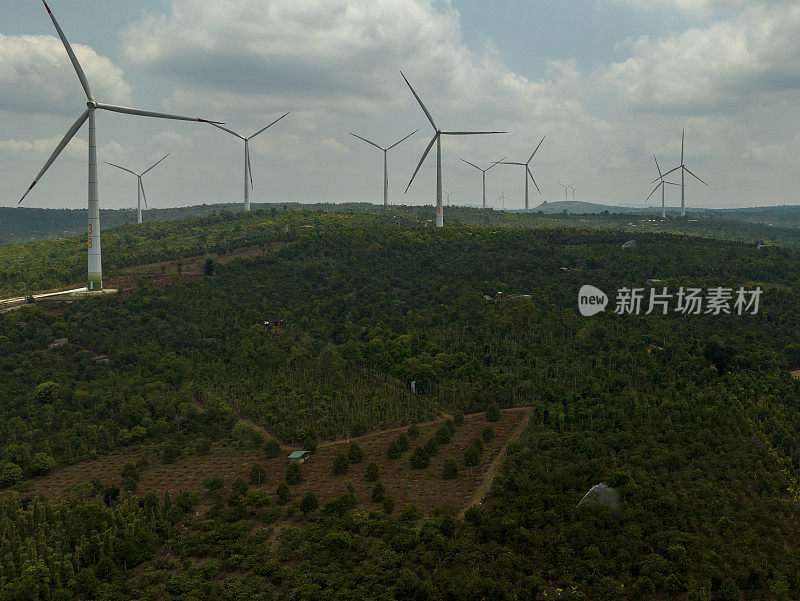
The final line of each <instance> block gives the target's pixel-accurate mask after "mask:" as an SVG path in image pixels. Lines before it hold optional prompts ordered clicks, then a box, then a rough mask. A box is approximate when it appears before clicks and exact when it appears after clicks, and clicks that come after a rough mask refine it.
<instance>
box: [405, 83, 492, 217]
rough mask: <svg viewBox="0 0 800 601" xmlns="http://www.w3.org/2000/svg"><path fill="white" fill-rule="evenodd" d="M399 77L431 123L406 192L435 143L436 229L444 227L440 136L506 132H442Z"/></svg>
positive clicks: (413, 92) (419, 99)
mask: <svg viewBox="0 0 800 601" xmlns="http://www.w3.org/2000/svg"><path fill="white" fill-rule="evenodd" d="M400 75H402V76H403V79H405V82H406V84H407V85H408V88H409V89H410V90H411V93H412V94H413V95H414V98H416V99H417V102H418V103H419V106H420V108H421V109H422V111H423V112H424V113H425V116H426V117H427V118H428V121H430V122H431V125H432V126H433V131H434V134H433V138H431V141H430V142H429V143H428V147H427V148H426V149H425V152H424V153H422V158H421V159H420V160H419V164H418V165H417V168H416V169H414V173H413V174H412V175H411V179H410V180H409V182H408V185H407V186H406V192H408V189H409V188H410V187H411V182H413V181H414V177H416V175H417V172H418V171H419V169H420V167H422V163H424V162H425V159H426V158H427V157H428V153H429V152H430V151H431V148H432V147H433V143H434V142H435V143H436V227H442V226H443V225H444V215H443V213H442V136H471V135H482V134H507V133H508V132H506V131H442V130H441V129H439V127H438V126H437V125H436V122H435V121H434V120H433V117H431V114H430V113H429V112H428V109H427V108H425V105H424V104H423V103H422V99H421V98H420V97H419V95H417V92H416V91H415V90H414V88H413V87H411V84H410V83H409V81H408V79H406V76H405V75H403V72H402V71H400Z"/></svg>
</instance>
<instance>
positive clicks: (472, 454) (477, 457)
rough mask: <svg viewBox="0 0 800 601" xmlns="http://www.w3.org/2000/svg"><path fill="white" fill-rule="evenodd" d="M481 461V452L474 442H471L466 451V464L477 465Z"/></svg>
mask: <svg viewBox="0 0 800 601" xmlns="http://www.w3.org/2000/svg"><path fill="white" fill-rule="evenodd" d="M480 461H481V452H480V451H479V450H478V447H476V446H475V445H474V444H470V445H469V446H468V447H467V449H466V450H465V451H464V465H466V466H467V467H475V466H476V465H478V464H479V463H480Z"/></svg>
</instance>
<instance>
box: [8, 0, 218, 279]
mask: <svg viewBox="0 0 800 601" xmlns="http://www.w3.org/2000/svg"><path fill="white" fill-rule="evenodd" d="M42 3H43V4H44V7H45V9H46V10H47V14H48V15H50V19H51V20H52V21H53V25H54V26H55V28H56V31H57V32H58V37H60V38H61V42H62V43H63V44H64V49H65V50H66V51H67V55H68V56H69V60H70V61H71V62H72V66H73V68H74V69H75V73H76V74H77V75H78V79H79V80H80V82H81V86H82V87H83V91H84V93H85V94H86V107H87V108H86V110H85V111H84V112H83V114H81V116H80V117H78V119H77V121H75V123H73V124H72V127H70V128H69V130H67V133H66V135H65V136H64V138H63V139H62V140H61V142H59V143H58V146H56V149H55V150H54V151H53V154H51V155H50V158H48V159H47V162H46V163H45V164H44V167H42V170H41V171H39V174H38V175H37V176H36V178H35V179H34V180H33V183H32V184H31V185H30V186H29V187H28V189H27V191H26V192H25V194H23V195H22V198H20V200H19V203H21V202H22V201H23V200H25V197H26V196H27V195H28V193H29V192H30V191H31V190H32V189H33V187H34V186H35V185H36V183H37V182H38V181H39V180H40V179H41V177H42V176H43V175H44V173H45V171H47V170H48V168H49V167H50V165H52V164H53V161H55V160H56V158H58V155H59V154H61V151H62V150H64V148H65V147H66V146H67V144H69V141H70V140H72V138H73V137H74V136H75V134H76V133H77V132H78V130H79V129H80V128H81V127H82V126H83V124H84V123H86V121H87V120H88V121H89V195H88V196H89V198H88V213H89V234H88V235H89V238H88V241H87V247H88V285H87V288H88V289H89V290H95V291H96V290H102V288H103V267H102V257H101V253H100V194H99V190H98V185H97V183H98V181H97V136H96V127H95V111H96V110H97V109H102V110H106V111H111V112H114V113H123V114H126V115H138V116H140V117H158V118H160V119H177V120H179V121H199V122H201V123H215V122H212V121H207V120H206V119H200V118H199V117H182V116H180V115H168V114H166V113H155V112H153V111H143V110H140V109H133V108H128V107H124V106H115V105H112V104H103V103H100V102H97V101H96V100H95V98H94V95H93V94H92V88H91V87H90V86H89V80H88V79H86V74H85V73H84V72H83V69H82V68H81V65H80V63H79V62H78V59H77V57H76V56H75V53H74V52H73V51H72V47H71V46H70V45H69V42H68V41H67V38H66V36H65V35H64V32H63V31H62V30H61V27H60V26H59V24H58V21H56V18H55V16H54V15H53V13H52V11H51V10H50V7H49V6H47V2H46V1H45V0H42ZM19 203H17V204H19Z"/></svg>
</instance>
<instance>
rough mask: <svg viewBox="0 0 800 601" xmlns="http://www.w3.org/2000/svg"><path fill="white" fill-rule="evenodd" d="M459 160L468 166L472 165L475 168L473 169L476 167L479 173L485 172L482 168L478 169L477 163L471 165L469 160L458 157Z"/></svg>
mask: <svg viewBox="0 0 800 601" xmlns="http://www.w3.org/2000/svg"><path fill="white" fill-rule="evenodd" d="M458 158H459V159H460V160H462V161H464V162H465V163H466V164H467V165H472V166H473V167H475V169H477V170H478V171H483V169H481V168H480V167H478V166H477V165H476V164H475V163H470V162H469V161H468V160H466V159H462V158H461V157H458Z"/></svg>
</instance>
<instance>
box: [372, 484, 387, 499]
mask: <svg viewBox="0 0 800 601" xmlns="http://www.w3.org/2000/svg"><path fill="white" fill-rule="evenodd" d="M385 494H386V487H385V486H384V485H383V482H380V481H379V482H377V483H376V484H375V486H373V487H372V495H371V498H372V500H373V501H375V502H376V503H377V502H380V501H382V500H383V497H384V495H385Z"/></svg>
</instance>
